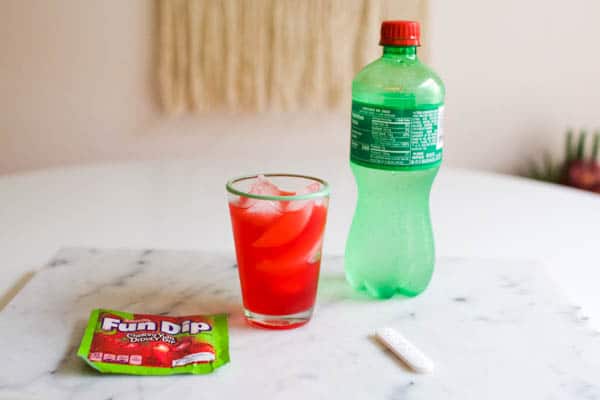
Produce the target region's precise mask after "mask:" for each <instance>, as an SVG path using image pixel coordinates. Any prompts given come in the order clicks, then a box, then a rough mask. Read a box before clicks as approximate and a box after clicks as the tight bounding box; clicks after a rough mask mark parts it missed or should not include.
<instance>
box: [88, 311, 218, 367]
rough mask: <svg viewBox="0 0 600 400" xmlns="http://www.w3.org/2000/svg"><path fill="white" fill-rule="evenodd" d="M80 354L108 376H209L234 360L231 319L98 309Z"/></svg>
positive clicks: (212, 316)
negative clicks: (231, 351) (230, 345)
mask: <svg viewBox="0 0 600 400" xmlns="http://www.w3.org/2000/svg"><path fill="white" fill-rule="evenodd" d="M78 355H79V356H80V357H81V358H83V359H84V360H85V361H86V362H87V363H88V364H90V365H91V366H92V367H93V368H95V369H97V370H98V371H100V372H103V373H120V374H134V375H172V374H182V373H190V374H204V373H209V372H212V371H213V370H215V369H216V368H218V367H220V366H221V365H223V364H226V363H227V362H229V337H228V332H227V317H226V316H225V315H222V314H219V315H205V316H203V315H194V316H185V317H166V316H159V315H147V314H131V313H126V312H122V311H113V310H102V309H99V310H94V311H92V314H91V316H90V320H89V322H88V326H87V328H86V331H85V335H84V337H83V340H82V342H81V345H80V347H79V352H78Z"/></svg>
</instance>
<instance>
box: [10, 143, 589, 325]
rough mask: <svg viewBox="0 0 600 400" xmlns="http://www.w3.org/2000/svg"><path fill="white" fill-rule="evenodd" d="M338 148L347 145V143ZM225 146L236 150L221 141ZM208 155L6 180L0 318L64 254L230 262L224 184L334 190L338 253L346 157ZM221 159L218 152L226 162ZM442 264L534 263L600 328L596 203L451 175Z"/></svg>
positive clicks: (442, 178)
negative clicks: (283, 183)
mask: <svg viewBox="0 0 600 400" xmlns="http://www.w3.org/2000/svg"><path fill="white" fill-rule="evenodd" d="M340 145H343V143H341V144H340ZM224 146H232V144H231V143H229V144H227V143H225V144H224ZM239 147H240V146H239V145H238V146H236V147H235V149H238V150H235V149H234V150H232V151H233V153H232V154H231V157H230V158H227V159H222V158H220V157H211V158H207V159H201V160H190V161H153V162H140V163H129V164H115V165H103V166H88V167H68V168H58V169H49V170H43V171H39V172H35V173H30V174H23V175H13V176H4V177H0V221H1V223H0V248H1V249H2V251H0V265H1V266H2V267H1V268H2V270H1V271H2V273H1V274H0V308H1V307H2V305H3V304H4V303H5V302H6V300H7V299H8V298H10V296H11V294H12V292H14V290H12V289H13V288H15V287H19V286H20V283H22V281H23V277H24V276H25V277H27V276H26V275H25V274H27V272H29V271H33V270H36V269H38V268H39V267H40V266H42V265H43V264H44V263H45V262H46V261H47V260H48V258H49V257H51V256H52V255H53V254H54V253H55V252H56V251H57V250H58V249H59V248H61V247H65V246H67V247H68V246H88V247H105V248H162V249H175V250H221V251H228V252H232V253H233V241H232V236H231V231H230V225H229V216H228V214H227V207H226V202H225V189H224V185H225V181H226V179H227V178H229V177H231V176H236V175H239V174H240V173H242V172H248V171H284V170H290V169H293V170H294V171H301V172H304V173H307V174H313V175H316V176H320V177H323V178H325V179H327V180H328V181H330V183H331V186H332V196H331V207H330V211H329V218H328V224H327V232H326V239H325V244H324V251H325V253H327V254H342V253H343V249H344V242H345V240H346V235H347V232H348V228H349V225H350V221H351V218H352V211H353V208H354V199H355V188H354V181H353V178H352V176H351V174H350V171H349V168H339V167H338V166H339V165H347V160H346V158H345V157H346V154H345V153H343V152H340V153H339V154H338V153H333V154H331V156H330V157H329V158H325V157H324V156H323V154H321V153H319V152H318V150H317V151H316V152H315V154H314V155H311V156H309V157H308V158H306V159H304V160H298V159H297V158H298V156H296V158H293V157H292V155H291V154H290V153H289V152H284V153H283V155H282V156H281V157H273V158H271V159H269V160H252V159H248V158H247V157H241V156H240V157H235V154H237V153H236V152H239V151H240V150H239ZM222 151H224V149H218V151H216V153H217V154H221V153H222ZM431 210H432V218H433V227H434V231H435V239H436V252H437V254H438V256H442V257H443V256H449V257H481V258H501V259H511V258H515V259H527V260H536V261H539V262H540V263H542V264H543V265H544V266H546V267H547V269H548V272H549V273H550V275H551V276H552V277H553V278H554V279H555V280H556V281H557V282H558V284H559V286H560V288H561V290H562V291H563V293H564V294H565V295H566V296H567V297H568V298H569V299H570V300H571V301H572V302H573V303H576V304H580V305H581V306H582V307H583V308H584V311H585V312H586V313H587V314H588V315H589V316H590V317H591V322H592V323H593V324H595V325H596V326H597V327H598V328H600V296H598V289H597V282H598V281H599V280H600V268H598V264H599V260H598V254H599V253H598V249H599V248H600V236H599V233H598V227H599V226H600V196H598V195H594V194H589V193H586V192H583V191H579V190H574V189H568V188H564V187H560V186H557V185H549V184H544V183H539V182H534V181H531V180H527V179H522V178H516V177H509V176H503V175H497V174H491V173H484V172H473V171H466V170H460V169H453V168H447V167H443V168H442V169H441V171H440V174H439V175H438V177H437V179H436V182H435V184H434V188H433V192H432V197H431Z"/></svg>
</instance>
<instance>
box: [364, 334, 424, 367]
mask: <svg viewBox="0 0 600 400" xmlns="http://www.w3.org/2000/svg"><path fill="white" fill-rule="evenodd" d="M375 336H376V337H377V338H378V339H379V340H380V341H381V342H382V343H383V344H384V345H385V346H386V347H387V348H388V349H390V350H391V351H392V352H393V353H394V354H395V355H396V356H397V357H398V358H400V359H401V360H402V361H404V362H405V363H406V364H407V365H408V366H409V367H410V368H412V369H413V371H415V372H419V373H429V372H431V371H433V361H431V359H430V358H429V357H427V356H426V355H425V354H423V353H422V352H421V351H420V350H419V349H417V348H416V347H415V345H413V344H412V343H411V342H409V341H408V340H407V339H406V338H405V337H404V336H402V335H401V334H400V332H398V331H396V330H395V329H392V328H381V329H379V330H377V332H375Z"/></svg>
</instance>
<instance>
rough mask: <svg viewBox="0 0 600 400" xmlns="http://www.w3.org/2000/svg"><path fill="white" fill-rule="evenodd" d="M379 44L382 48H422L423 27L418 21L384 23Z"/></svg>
mask: <svg viewBox="0 0 600 400" xmlns="http://www.w3.org/2000/svg"><path fill="white" fill-rule="evenodd" d="M379 44H380V45H382V46H420V45H421V26H420V25H419V23H418V22H416V21H383V23H382V24H381V39H380V40H379Z"/></svg>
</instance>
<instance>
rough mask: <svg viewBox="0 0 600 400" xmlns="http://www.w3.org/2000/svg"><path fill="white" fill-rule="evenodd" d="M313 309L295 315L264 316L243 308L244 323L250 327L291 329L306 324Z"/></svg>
mask: <svg viewBox="0 0 600 400" xmlns="http://www.w3.org/2000/svg"><path fill="white" fill-rule="evenodd" d="M312 312H313V309H312V308H310V309H308V310H306V311H302V312H299V313H296V314H288V315H266V314H258V313H255V312H252V311H250V310H247V309H245V308H244V315H245V316H246V321H248V323H249V324H250V325H252V326H258V327H261V328H268V329H293V328H297V327H299V326H302V325H304V324H306V323H307V322H308V321H309V320H310V317H311V316H312Z"/></svg>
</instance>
